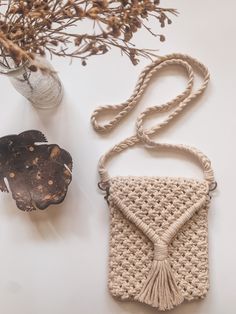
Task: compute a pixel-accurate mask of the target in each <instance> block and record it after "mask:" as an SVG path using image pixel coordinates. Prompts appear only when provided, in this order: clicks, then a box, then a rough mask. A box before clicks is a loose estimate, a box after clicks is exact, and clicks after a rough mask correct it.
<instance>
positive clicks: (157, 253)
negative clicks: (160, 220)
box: [154, 241, 168, 261]
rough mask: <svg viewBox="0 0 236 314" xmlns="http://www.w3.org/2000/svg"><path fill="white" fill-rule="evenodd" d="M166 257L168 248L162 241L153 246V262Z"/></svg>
mask: <svg viewBox="0 0 236 314" xmlns="http://www.w3.org/2000/svg"><path fill="white" fill-rule="evenodd" d="M167 257H168V246H167V244H166V243H165V242H163V241H158V242H157V243H155V244H154V260H156V261H163V260H165V259H167Z"/></svg>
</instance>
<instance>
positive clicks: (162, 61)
mask: <svg viewBox="0 0 236 314" xmlns="http://www.w3.org/2000/svg"><path fill="white" fill-rule="evenodd" d="M171 65H178V66H181V67H182V68H183V69H184V70H185V71H186V73H187V76H188V83H187V87H186V89H185V90H184V91H183V92H182V93H181V94H180V95H178V96H177V97H175V98H174V99H173V100H171V101H169V102H167V103H165V104H162V105H156V106H152V107H148V108H147V109H146V110H144V111H143V112H142V113H141V114H140V115H139V117H138V118H137V120H136V134H135V135H133V136H131V137H128V138H126V139H125V140H123V141H122V142H120V143H119V144H117V145H115V146H114V147H113V148H111V149H110V150H109V151H108V152H107V153H106V154H104V155H103V156H102V157H101V159H100V161H99V174H100V177H101V186H103V187H104V188H105V187H106V186H107V184H108V181H109V175H108V172H107V170H106V167H105V165H106V162H107V160H108V159H109V158H111V157H112V156H114V155H116V154H118V153H120V152H122V151H123V150H126V149H128V148H129V147H132V146H134V145H137V144H140V143H143V144H146V146H148V147H151V148H156V149H160V148H167V149H172V150H175V151H181V152H185V153H188V154H191V155H193V156H194V157H195V158H196V159H197V161H198V162H199V163H200V165H201V166H202V169H203V173H204V177H205V180H206V181H207V182H208V183H209V187H210V189H211V188H213V186H215V179H214V173H213V170H212V168H211V163H210V160H209V159H208V158H207V156H205V155H204V154H203V153H202V152H200V151H199V150H197V149H196V148H194V147H190V146H187V145H182V144H167V143H158V142H154V141H153V140H152V139H151V136H152V135H155V134H157V133H158V131H159V130H160V129H161V128H163V127H165V126H166V125H168V124H169V123H171V122H172V120H173V119H174V118H175V117H177V116H178V115H179V114H180V113H181V112H182V111H183V109H184V108H185V107H187V106H188V105H190V104H191V102H192V100H194V99H195V98H197V97H198V96H200V95H201V94H202V93H203V92H204V90H205V89H206V87H207V84H208V82H209V72H208V69H207V68H206V67H205V66H204V65H203V64H202V63H201V62H199V61H198V60H196V59H194V58H192V57H190V56H188V55H183V54H170V55H166V56H163V57H160V58H158V59H157V60H155V61H154V62H152V63H151V64H150V65H148V66H147V67H146V68H145V69H144V70H143V71H142V72H141V74H140V76H139V79H138V82H137V84H136V86H135V89H134V91H133V94H132V95H131V96H130V98H129V99H128V100H127V101H125V102H123V103H121V104H118V105H105V106H101V107H98V108H97V109H96V110H95V111H94V112H93V114H92V117H91V123H92V125H93V128H94V129H95V131H97V132H100V133H102V132H103V133H105V132H109V131H111V130H112V129H114V128H115V127H116V126H117V125H118V123H119V122H120V121H121V120H122V119H123V118H124V117H125V116H126V115H127V114H128V113H129V112H130V111H131V110H133V109H134V108H135V106H136V105H137V103H138V101H139V100H140V98H141V96H142V95H143V94H144V91H145V89H146V87H147V86H148V84H149V82H150V80H151V78H152V76H153V75H154V74H155V73H156V72H158V71H159V70H161V69H162V68H164V67H167V66H171ZM195 70H197V71H198V72H199V73H200V75H201V77H202V83H201V85H200V87H199V88H198V89H197V90H195V91H193V85H194V75H195V72H194V71H195ZM171 110H172V111H171ZM168 111H171V113H170V114H169V115H168V117H167V118H166V119H165V120H164V121H162V122H161V123H159V124H157V125H156V126H154V127H152V128H150V129H145V128H144V121H145V119H146V118H147V117H148V116H150V115H152V114H154V113H158V112H160V113H162V112H168ZM106 112H115V113H116V115H115V116H114V118H112V119H111V120H110V121H108V123H106V124H101V123H100V122H99V121H98V119H99V118H101V116H102V115H103V114H104V113H106ZM117 112H118V113H117Z"/></svg>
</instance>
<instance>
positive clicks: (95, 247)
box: [0, 0, 236, 314]
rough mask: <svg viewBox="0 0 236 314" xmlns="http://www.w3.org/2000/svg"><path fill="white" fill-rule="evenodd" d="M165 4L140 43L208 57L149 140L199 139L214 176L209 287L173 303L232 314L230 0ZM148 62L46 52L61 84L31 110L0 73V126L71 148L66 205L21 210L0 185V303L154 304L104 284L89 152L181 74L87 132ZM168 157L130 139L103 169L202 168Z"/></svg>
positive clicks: (98, 203) (115, 137)
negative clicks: (193, 95) (185, 106)
mask: <svg viewBox="0 0 236 314" xmlns="http://www.w3.org/2000/svg"><path fill="white" fill-rule="evenodd" d="M164 2H165V1H163V5H165V3H164ZM166 5H169V6H170V7H174V8H178V10H179V12H180V16H179V17H178V18H177V19H174V21H173V22H174V23H173V24H172V25H171V26H169V27H168V28H167V29H165V30H164V33H165V35H166V37H167V41H166V42H165V43H163V44H161V45H159V42H158V40H157V39H155V38H153V37H151V36H149V35H148V34H147V33H142V34H140V35H139V36H138V40H137V42H138V43H139V45H140V46H142V45H143V46H145V47H153V48H155V47H160V51H159V53H160V54H166V53H172V52H181V53H187V54H190V55H192V56H193V57H196V58H198V59H199V60H201V61H202V62H203V63H205V64H206V65H207V66H208V67H209V70H210V73H211V82H210V85H209V87H208V89H207V92H206V93H205V94H204V97H202V98H201V99H200V100H199V101H198V102H196V103H195V104H194V105H193V106H192V107H191V109H189V110H187V111H185V113H184V115H183V116H182V117H181V118H180V119H178V120H177V121H176V123H175V124H173V125H172V127H171V128H167V130H166V131H165V132H163V133H162V134H161V135H160V136H159V137H157V139H158V140H162V141H167V142H174V143H186V144H191V145H193V146H196V147H198V148H199V149H201V150H202V151H203V152H205V153H206V154H207V155H208V156H209V158H210V159H211V160H212V164H213V167H214V169H215V173H216V178H217V181H218V190H217V192H216V193H215V196H214V199H213V202H212V206H211V209H210V213H209V255H210V261H209V262H210V285H211V287H210V291H209V293H208V295H207V297H206V299H205V300H203V301H199V302H192V303H184V304H182V305H181V306H179V307H178V308H176V309H175V310H173V311H172V313H181V314H183V313H191V314H195V313H201V314H221V313H227V314H234V313H236V291H235V281H236V267H235V264H236V253H235V240H236V225H235V224H236V209H235V175H236V173H235V154H236V150H235V132H236V123H235V115H236V105H235V90H236V81H235V73H236V62H235V58H236V45H235V33H236V21H235V10H236V2H235V0H225V1H215V0H198V1H189V0H179V1H177V0H176V1H174V0H172V1H166ZM153 26H154V25H153ZM154 27H155V26H154ZM147 63H148V61H147V60H141V63H140V64H139V65H138V66H136V67H134V66H133V65H131V63H130V62H129V60H128V59H126V58H125V57H121V56H120V54H119V52H117V51H114V52H112V53H111V54H109V55H106V56H104V57H97V58H94V59H91V60H90V61H89V64H88V66H87V67H82V66H81V65H80V63H79V62H76V61H75V62H74V63H73V64H72V65H69V60H62V59H54V60H53V65H54V67H55V68H56V69H57V70H58V71H59V74H60V77H61V79H62V81H63V83H64V86H65V90H66V96H65V100H64V102H63V104H62V105H61V106H60V107H58V108H57V109H56V110H54V111H38V110H35V109H34V108H33V107H32V106H31V105H30V104H29V103H27V102H26V101H25V100H24V99H23V98H22V97H21V96H20V95H19V94H17V93H16V92H15V91H14V89H13V88H12V86H11V85H10V83H9V81H8V80H7V78H5V77H0V95H1V115H0V122H1V123H0V135H1V136H3V135H6V134H10V133H19V132H22V131H24V130H27V129H32V128H33V129H40V130H41V131H43V132H44V133H45V134H46V135H47V137H48V140H49V142H50V143H58V144H59V145H61V146H62V147H64V148H65V149H67V150H69V151H70V152H71V154H72V156H73V158H74V171H73V174H74V177H73V182H72V184H71V186H70V188H69V193H68V196H67V198H66V200H65V202H64V203H63V204H61V205H59V206H52V207H50V208H49V209H47V210H45V211H43V212H40V211H37V212H33V213H31V214H27V213H24V212H21V211H20V210H18V209H17V208H16V206H15V204H14V202H13V201H12V200H11V197H10V195H9V194H1V195H0V312H1V313H3V314H15V313H20V314H23V313H24V314H32V313H34V314H42V313H44V314H67V313H70V314H93V313H95V314H110V313H112V314H118V313H121V314H123V313H131V314H141V313H142V314H146V313H155V312H156V310H155V309H152V308H149V307H148V306H144V305H141V304H137V303H122V302H118V301H116V300H114V299H113V298H112V297H111V296H110V295H109V292H108V289H107V284H106V281H107V262H108V231H109V223H108V215H109V212H108V209H107V205H106V203H105V201H104V199H103V196H102V195H101V194H100V193H99V191H98V189H97V181H98V175H97V162H98V159H99V157H100V156H101V155H102V154H103V153H104V152H105V151H106V150H107V149H108V148H110V147H111V146H112V145H113V144H115V143H117V142H119V141H120V140H121V139H123V138H124V137H126V136H128V135H131V134H133V132H134V123H135V117H136V116H137V114H138V112H140V111H141V110H142V109H143V108H145V106H148V105H151V104H153V105H154V104H158V103H159V104H161V103H162V102H164V101H167V100H169V99H171V98H172V97H174V96H175V95H176V94H177V93H179V92H180V91H181V90H183V88H184V87H185V84H186V79H185V78H184V76H183V75H182V72H181V74H179V73H178V71H177V69H171V70H168V71H162V72H161V73H160V76H156V78H154V79H153V80H152V84H151V86H150V87H149V89H148V91H147V93H146V94H145V96H144V97H143V99H142V101H141V103H140V105H139V106H138V108H137V110H135V111H134V112H133V113H132V114H131V115H130V116H129V119H125V120H124V121H123V123H122V124H121V125H120V126H119V127H118V128H117V129H116V130H115V131H114V132H112V134H109V135H107V136H103V137H102V136H99V135H97V134H95V132H94V131H93V130H92V128H91V125H90V121H89V119H90V115H91V113H92V111H93V110H94V109H95V108H96V107H97V106H98V105H101V104H112V103H119V102H121V101H123V100H125V99H126V98H127V97H128V96H129V95H130V93H131V91H132V90H133V87H134V84H135V81H136V79H137V77H138V74H139V73H140V72H141V70H142V69H143V67H144V66H145V65H146V64H147ZM153 122H154V121H153ZM172 157H173V156H172ZM174 157H175V158H171V155H169V156H168V155H167V154H162V153H160V154H149V153H148V152H146V151H144V150H143V149H141V148H136V149H133V150H132V151H129V152H127V153H124V154H122V155H120V156H119V158H116V159H114V160H113V162H112V163H110V165H109V169H110V171H111V173H112V174H124V175H126V174H134V175H139V174H141V175H142V174H147V175H151V174H156V175H173V176H174V175H180V176H188V175H189V176H194V177H201V175H202V174H201V171H200V170H199V169H198V168H197V166H196V165H192V163H191V162H189V161H187V160H185V159H181V158H176V156H174Z"/></svg>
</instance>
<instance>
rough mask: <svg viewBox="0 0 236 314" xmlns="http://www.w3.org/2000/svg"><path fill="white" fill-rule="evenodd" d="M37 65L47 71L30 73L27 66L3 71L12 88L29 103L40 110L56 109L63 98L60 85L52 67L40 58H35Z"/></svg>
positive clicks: (38, 70)
mask: <svg viewBox="0 0 236 314" xmlns="http://www.w3.org/2000/svg"><path fill="white" fill-rule="evenodd" d="M36 61H37V64H39V65H41V66H42V68H47V69H49V71H41V70H40V69H39V68H38V69H37V71H31V70H30V69H29V67H27V66H21V67H19V68H12V69H4V70H1V73H2V74H4V75H6V76H8V77H9V79H10V81H11V83H12V85H13V86H14V88H15V89H16V90H17V91H18V92H19V93H20V94H21V95H23V96H24V97H25V98H26V99H28V100H29V102H30V103H31V104H32V105H33V106H35V107H37V108H40V109H50V108H54V107H57V106H58V105H59V104H60V103H61V101H62V98H63V86H62V83H61V81H60V79H59V77H58V75H57V73H56V72H55V70H54V69H53V67H52V65H51V64H50V63H49V62H48V61H47V60H46V59H45V58H42V57H36Z"/></svg>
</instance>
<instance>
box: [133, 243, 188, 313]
mask: <svg viewBox="0 0 236 314" xmlns="http://www.w3.org/2000/svg"><path fill="white" fill-rule="evenodd" d="M167 255H168V251H167V245H166V244H164V243H162V242H161V243H160V242H159V243H158V244H157V245H155V246H154V261H153V264H152V267H151V270H150V272H149V274H148V277H147V280H146V282H145V283H144V286H143V287H142V289H141V291H140V293H139V295H138V296H137V298H136V299H137V301H139V302H143V303H146V304H149V305H151V306H153V307H157V308H158V309H159V310H161V311H165V310H170V309H172V308H173V307H174V306H176V305H179V304H180V303H182V302H183V300H184V297H183V296H182V294H181V292H180V291H179V289H178V286H177V284H176V281H175V278H174V274H173V272H172V269H171V267H170V263H169V261H168V259H167Z"/></svg>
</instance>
